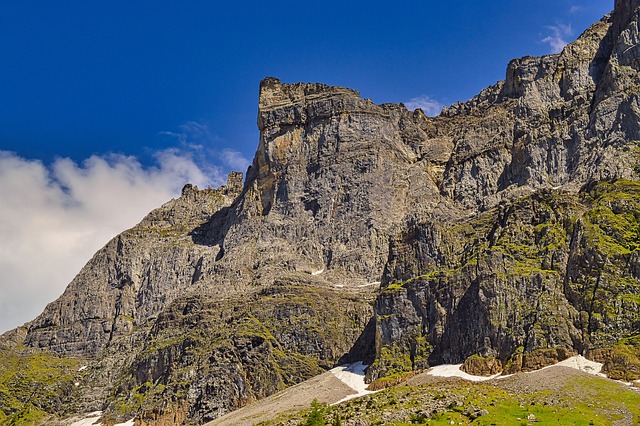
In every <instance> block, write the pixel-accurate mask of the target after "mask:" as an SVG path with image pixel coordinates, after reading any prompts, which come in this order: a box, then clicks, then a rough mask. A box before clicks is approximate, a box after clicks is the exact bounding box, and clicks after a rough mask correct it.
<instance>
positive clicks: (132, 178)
mask: <svg viewBox="0 0 640 426" xmlns="http://www.w3.org/2000/svg"><path fill="white" fill-rule="evenodd" d="M155 158H156V163H157V164H156V165H154V166H143V165H141V164H140V162H139V161H138V160H137V159H136V158H135V157H130V156H124V155H115V154H109V155H104V156H92V157H90V158H88V159H86V160H85V161H83V162H82V163H81V164H78V163H76V162H74V161H72V160H70V159H66V158H62V159H58V160H56V161H55V162H54V163H53V164H51V165H45V164H43V163H42V162H40V161H35V160H27V159H24V158H21V157H19V156H17V155H15V154H13V153H10V152H6V151H0V200H2V202H1V203H0V241H1V242H2V244H0V333H1V332H3V331H5V330H7V329H9V328H12V327H15V326H18V325H20V324H22V323H24V322H26V321H29V320H31V319H33V318H35V316H36V315H38V314H39V313H40V312H41V311H42V309H43V308H44V306H45V305H46V303H48V302H50V301H52V300H54V299H55V298H56V297H58V296H59V295H60V294H62V291H63V290H64V288H65V286H66V285H67V284H68V283H69V282H70V281H71V279H72V278H73V277H74V275H75V274H76V273H77V272H78V271H79V270H80V268H81V267H82V266H83V265H84V264H85V263H86V262H87V261H88V260H89V259H90V257H91V256H92V255H93V253H94V252H95V251H97V250H98V249H99V248H100V247H102V246H103V245H104V244H105V243H106V242H107V241H108V240H109V239H110V238H112V237H113V236H115V235H117V234H118V233H119V232H121V231H123V230H125V229H127V228H130V227H131V226H133V225H135V224H136V223H137V222H139V221H140V220H141V219H142V218H143V217H144V216H145V214H146V213H148V212H149V211H151V210H152V209H154V208H156V207H158V206H160V205H161V204H162V203H164V202H166V201H168V200H169V199H171V198H173V197H176V196H177V195H179V194H180V190H181V189H182V186H183V185H184V184H185V183H187V182H190V183H193V184H196V185H198V186H200V187H206V186H208V185H211V186H214V187H215V186H218V185H220V184H222V183H224V181H225V176H223V174H222V168H220V167H215V166H213V167H207V168H205V167H202V166H199V165H198V164H199V163H198V162H197V161H196V160H194V157H193V154H192V153H191V152H190V151H185V150H184V149H168V150H165V151H162V152H159V153H157V154H156V156H155Z"/></svg>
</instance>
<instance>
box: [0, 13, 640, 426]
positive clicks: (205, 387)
mask: <svg viewBox="0 0 640 426" xmlns="http://www.w3.org/2000/svg"><path fill="white" fill-rule="evenodd" d="M639 7H640V2H638V1H636V0H633V1H632V0H619V1H616V5H615V10H614V12H613V13H612V14H611V15H610V16H607V17H605V18H603V20H602V21H600V22H597V23H595V24H594V25H593V26H592V27H591V28H589V29H588V30H587V31H585V33H583V34H582V35H581V36H580V37H579V38H578V40H576V41H575V42H573V43H571V44H569V45H568V46H567V47H566V48H565V49H564V51H563V52H562V53H561V54H557V55H550V56H544V57H539V58H534V57H525V58H521V59H516V60H514V61H512V62H511V63H510V64H509V65H508V67H507V73H506V79H505V81H502V82H499V83H497V84H496V85H494V86H492V87H490V88H488V89H485V90H484V91H482V92H481V93H480V94H479V95H478V96H476V97H475V98H474V99H472V100H470V101H469V102H466V103H460V104H457V105H453V106H451V107H449V108H446V109H445V110H444V111H443V113H442V114H441V115H440V116H438V117H435V118H429V117H426V116H425V115H424V114H423V113H422V111H420V110H416V111H413V112H412V111H408V110H407V109H406V108H405V107H404V106H403V105H401V104H400V105H397V104H384V105H376V104H374V103H373V102H371V101H370V100H367V99H362V98H361V97H360V95H359V94H358V92H356V91H354V90H351V89H346V88H341V87H332V86H326V85H323V84H284V83H282V82H280V81H279V80H277V79H274V78H267V79H265V80H263V81H262V82H261V84H260V98H259V109H258V127H259V129H260V142H259V146H258V149H257V152H256V155H255V158H254V160H253V163H252V165H251V167H250V168H249V170H248V171H247V174H246V179H245V181H244V182H243V181H242V175H240V174H235V173H234V174H231V175H230V177H229V182H228V184H227V185H226V186H224V187H221V188H218V189H205V190H199V189H197V188H195V187H192V186H189V185H187V186H185V188H184V190H183V193H182V196H181V197H180V198H178V199H176V200H172V201H170V202H169V203H167V204H165V205H164V206H162V207H161V208H159V209H157V210H155V211H154V212H152V213H151V214H150V215H149V216H147V217H146V218H145V219H144V220H143V221H142V222H141V223H140V224H139V225H137V226H136V227H134V228H132V229H131V230H128V231H126V232H124V233H123V234H121V235H119V236H118V237H116V238H115V239H113V240H112V241H110V242H109V243H108V244H107V245H106V246H105V247H104V248H103V249H102V250H100V251H99V252H98V253H96V255H95V256H94V258H93V259H92V260H91V261H90V262H89V263H88V264H87V265H86V266H85V267H84V268H83V269H82V271H81V272H80V273H79V274H78V276H77V277H76V278H75V279H74V280H73V281H72V283H71V284H70V285H69V287H68V288H67V290H66V291H65V293H64V294H63V295H62V296H61V298H60V299H58V300H57V301H55V302H53V303H51V304H50V305H49V306H47V308H46V309H45V311H44V312H43V313H42V314H41V315H40V316H39V317H38V318H36V319H35V320H34V321H32V322H30V323H28V324H26V325H25V326H24V327H23V328H20V329H18V330H15V331H13V332H10V333H7V334H5V335H4V336H3V337H2V340H0V344H1V345H3V347H6V348H12V350H13V351H18V352H20V353H22V354H29V353H36V352H37V353H40V352H43V353H51V354H55V355H56V356H62V357H74V358H79V359H86V360H87V361H86V362H87V364H88V365H89V368H88V369H86V370H85V372H84V373H83V375H82V376H83V377H82V380H81V383H82V384H81V386H80V389H78V392H79V394H80V396H78V402H77V403H76V404H77V405H76V406H77V407H78V409H79V410H86V411H93V410H95V409H103V410H105V412H106V414H105V419H106V420H115V419H125V418H130V417H131V416H133V415H136V418H137V419H138V420H139V421H140V422H141V424H157V425H160V424H182V423H185V424H186V423H202V422H204V421H207V420H211V419H213V418H216V417H218V416H220V415H222V414H224V413H226V412H228V411H230V410H233V409H234V408H237V407H240V406H243V405H245V404H247V403H248V402H250V401H252V400H255V399H258V398H262V397H264V396H267V395H269V394H272V393H274V392H275V391H277V390H280V389H282V388H283V387H285V386H289V385H291V384H294V383H298V382H300V381H302V380H304V379H306V378H309V377H311V376H313V375H315V374H317V373H318V372H319V371H321V370H322V369H327V368H330V367H332V366H334V365H336V363H339V362H344V361H346V360H356V359H360V360H362V359H364V360H367V362H372V363H373V365H372V366H371V368H370V369H369V371H368V377H369V379H371V380H375V379H378V378H382V377H384V376H391V375H396V374H398V375H400V374H403V373H404V372H406V371H410V370H419V369H422V368H426V367H428V366H429V365H435V364H438V363H447V362H464V361H465V360H466V361H467V367H466V368H468V369H470V370H473V371H474V372H476V373H478V372H483V370H486V371H484V372H486V373H491V372H496V371H499V370H502V371H508V372H511V371H519V370H527V369H534V368H539V367H541V366H544V365H548V364H551V363H553V362H556V361H558V360H560V359H563V358H565V357H567V356H569V355H571V354H574V353H581V354H584V355H587V356H590V357H591V358H595V359H597V360H600V361H603V362H605V370H607V371H610V372H612V374H617V375H623V376H629V377H633V376H634V374H636V372H637V371H639V370H638V366H640V361H638V355H640V353H639V352H638V351H639V350H638V347H640V342H639V341H638V335H639V333H640V317H639V316H638V312H639V309H638V307H639V304H640V299H639V294H640V281H639V280H640V275H639V273H640V272H638V271H640V268H639V267H640V263H639V260H638V259H640V258H639V257H638V248H640V237H639V235H640V231H639V229H640V225H639V224H640V183H639V182H638V180H637V179H638V162H639V160H640V151H639V149H640V147H639V146H638V145H639V142H638V141H639V140H640V136H639V133H640V124H638V123H640V108H639V105H638V101H639V96H640V74H639V73H638V71H639V68H638V67H640V62H639V60H638V58H639V57H640V56H639V54H638V53H639V52H638V37H639V36H638V11H639ZM378 287H380V289H379V290H378ZM374 299H375V303H374ZM265 366H267V367H266V368H265ZM0 391H2V388H0ZM11 410H13V408H12V409H11ZM11 410H10V411H9V412H8V413H5V415H7V416H12V415H17V414H16V413H19V410H18V409H17V408H16V409H15V411H11ZM0 420H2V419H1V418H0ZM49 421H51V420H50V419H49Z"/></svg>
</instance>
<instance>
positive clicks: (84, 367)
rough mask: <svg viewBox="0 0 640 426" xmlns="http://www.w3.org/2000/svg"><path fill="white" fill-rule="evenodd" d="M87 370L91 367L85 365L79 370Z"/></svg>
mask: <svg viewBox="0 0 640 426" xmlns="http://www.w3.org/2000/svg"><path fill="white" fill-rule="evenodd" d="M87 368H89V366H88V365H83V366H82V367H80V368H78V371H84V370H86V369H87Z"/></svg>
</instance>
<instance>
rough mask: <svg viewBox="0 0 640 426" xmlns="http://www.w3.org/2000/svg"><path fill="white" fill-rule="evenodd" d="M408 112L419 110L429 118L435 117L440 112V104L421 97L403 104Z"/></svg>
mask: <svg viewBox="0 0 640 426" xmlns="http://www.w3.org/2000/svg"><path fill="white" fill-rule="evenodd" d="M403 103H404V106H406V107H407V109H408V110H409V111H415V110H416V109H417V108H420V109H421V110H422V111H423V112H424V113H425V114H426V115H428V116H429V117H435V116H437V115H439V114H440V113H441V112H442V106H443V105H442V104H441V103H440V102H438V101H436V100H435V99H432V98H430V97H429V96H426V95H423V96H419V97H417V98H413V99H411V100H410V101H407V102H403Z"/></svg>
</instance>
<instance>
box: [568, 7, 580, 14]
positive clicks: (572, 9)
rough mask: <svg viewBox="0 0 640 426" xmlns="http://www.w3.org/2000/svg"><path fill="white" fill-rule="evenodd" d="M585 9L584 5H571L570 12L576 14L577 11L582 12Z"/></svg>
mask: <svg viewBox="0 0 640 426" xmlns="http://www.w3.org/2000/svg"><path fill="white" fill-rule="evenodd" d="M583 10H584V7H582V6H571V7H570V8H569V13H571V14H575V13H578V12H582V11H583Z"/></svg>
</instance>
